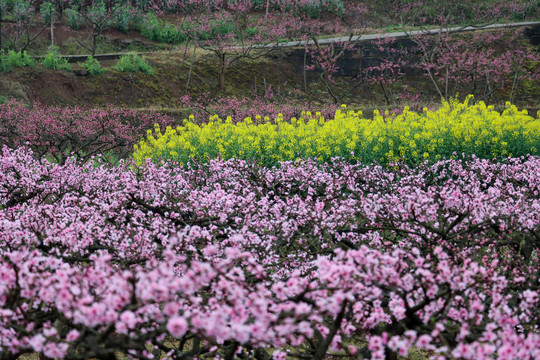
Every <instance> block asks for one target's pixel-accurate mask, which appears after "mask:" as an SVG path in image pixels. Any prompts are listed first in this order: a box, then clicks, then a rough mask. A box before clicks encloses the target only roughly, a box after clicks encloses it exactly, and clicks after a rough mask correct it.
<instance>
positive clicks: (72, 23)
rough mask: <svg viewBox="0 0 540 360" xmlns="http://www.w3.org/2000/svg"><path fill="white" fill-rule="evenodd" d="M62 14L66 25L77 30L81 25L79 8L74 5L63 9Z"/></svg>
mask: <svg viewBox="0 0 540 360" xmlns="http://www.w3.org/2000/svg"><path fill="white" fill-rule="evenodd" d="M64 16H65V17H66V20H67V23H68V26H69V27H70V28H71V29H73V30H79V29H80V27H81V16H80V15H79V10H78V9H77V8H76V7H72V8H70V9H66V10H64Z"/></svg>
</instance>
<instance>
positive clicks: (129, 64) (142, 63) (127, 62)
mask: <svg viewBox="0 0 540 360" xmlns="http://www.w3.org/2000/svg"><path fill="white" fill-rule="evenodd" d="M116 69H117V70H118V71H121V72H135V71H140V72H142V73H145V74H152V73H153V69H152V67H151V66H150V64H148V62H146V60H145V59H144V58H142V57H140V56H139V55H137V54H128V55H124V56H122V57H121V58H120V60H118V63H117V64H116Z"/></svg>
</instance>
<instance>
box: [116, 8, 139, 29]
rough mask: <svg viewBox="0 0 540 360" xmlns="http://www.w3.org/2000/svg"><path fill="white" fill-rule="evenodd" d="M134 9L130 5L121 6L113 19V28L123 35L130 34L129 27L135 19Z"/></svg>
mask: <svg viewBox="0 0 540 360" xmlns="http://www.w3.org/2000/svg"><path fill="white" fill-rule="evenodd" d="M134 10H135V9H134V8H133V7H132V6H131V5H129V4H124V5H121V6H120V7H119V8H118V9H117V10H116V13H115V15H114V17H113V19H112V22H113V27H114V28H115V29H116V30H118V31H121V32H123V33H126V34H127V32H128V30H129V25H130V23H131V20H132V19H133V17H134V16H133V14H134Z"/></svg>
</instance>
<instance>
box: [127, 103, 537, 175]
mask: <svg viewBox="0 0 540 360" xmlns="http://www.w3.org/2000/svg"><path fill="white" fill-rule="evenodd" d="M470 99H471V97H468V98H467V99H466V100H465V101H464V102H463V103H461V102H459V101H457V100H452V101H450V102H443V104H442V107H441V108H440V109H438V110H436V111H432V110H428V109H424V110H423V112H421V113H415V112H411V111H409V109H408V108H407V107H406V108H405V109H404V111H403V113H402V114H400V115H397V116H395V117H392V118H389V117H386V118H385V117H383V116H381V115H380V114H379V113H378V112H377V111H375V114H374V116H373V119H366V118H364V117H363V116H362V112H355V111H351V110H348V109H347V107H346V106H345V105H343V106H342V108H341V109H340V110H338V111H337V112H336V113H335V116H334V118H333V119H324V118H322V117H321V116H320V114H319V113H316V114H312V113H310V112H306V113H302V116H301V117H299V118H293V119H291V120H290V121H285V120H284V119H283V117H282V116H280V117H278V118H276V119H274V121H273V122H270V121H265V122H253V121H252V119H251V118H246V119H244V120H243V121H241V122H239V123H236V124H233V122H232V120H231V118H227V119H225V120H223V119H220V118H218V117H211V118H210V119H209V122H208V123H206V124H203V125H196V124H194V123H193V121H192V120H190V119H188V120H185V121H184V125H183V126H179V127H177V128H176V129H173V128H171V127H167V129H165V132H162V131H161V129H159V127H158V126H156V127H155V129H154V130H153V131H152V130H149V131H148V134H147V137H146V139H144V140H142V141H140V142H139V144H138V145H135V152H134V159H135V162H136V163H137V164H141V163H143V162H144V161H145V159H148V158H151V159H153V160H165V159H171V160H175V161H179V162H180V163H181V164H185V163H187V162H188V161H189V160H190V159H193V158H195V159H203V160H204V159H208V158H215V157H221V158H224V159H229V158H233V157H236V158H243V159H254V160H256V161H257V162H259V163H261V164H264V165H274V164H276V163H277V162H279V161H284V160H296V159H299V158H308V157H309V158H316V159H318V160H320V161H328V160H329V159H331V158H332V157H342V158H345V159H347V160H349V161H355V162H356V161H361V162H365V163H370V162H373V161H376V162H380V163H389V162H395V161H404V162H406V163H418V162H420V161H422V160H438V159H442V158H453V157H459V156H462V155H472V154H474V155H476V156H478V157H482V158H501V157H507V156H520V155H527V154H538V149H540V114H539V115H537V117H536V118H535V117H533V116H530V115H528V114H527V111H525V110H524V111H519V110H518V109H517V108H516V107H515V106H513V105H510V104H507V106H506V109H505V110H504V111H503V112H502V113H499V112H497V111H495V110H494V108H493V107H492V106H486V105H485V104H484V103H483V102H478V103H476V104H474V105H470V104H469V102H470Z"/></svg>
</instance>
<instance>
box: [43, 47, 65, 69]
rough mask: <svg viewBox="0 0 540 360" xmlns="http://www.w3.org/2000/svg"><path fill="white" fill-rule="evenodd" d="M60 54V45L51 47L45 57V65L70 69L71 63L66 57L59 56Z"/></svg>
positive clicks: (50, 67) (51, 67)
mask: <svg viewBox="0 0 540 360" xmlns="http://www.w3.org/2000/svg"><path fill="white" fill-rule="evenodd" d="M59 55H60V51H59V50H58V47H56V46H55V47H54V49H53V48H51V47H49V52H48V53H47V55H45V58H44V59H43V66H45V68H47V69H53V70H65V71H70V70H71V65H69V63H68V61H67V60H66V59H64V58H61V57H59Z"/></svg>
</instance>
